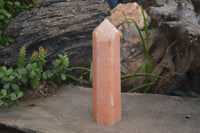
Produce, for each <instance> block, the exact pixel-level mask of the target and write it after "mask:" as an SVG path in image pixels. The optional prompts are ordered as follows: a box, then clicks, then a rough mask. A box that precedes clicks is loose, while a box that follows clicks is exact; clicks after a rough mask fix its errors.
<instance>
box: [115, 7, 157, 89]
mask: <svg viewBox="0 0 200 133" xmlns="http://www.w3.org/2000/svg"><path fill="white" fill-rule="evenodd" d="M142 15H143V19H144V29H145V36H146V40H145V39H144V37H143V35H142V32H141V30H140V28H139V26H138V24H137V23H136V22H135V20H134V19H132V18H129V19H128V18H127V17H126V16H125V20H124V21H123V22H122V23H120V24H119V25H118V26H117V28H119V27H120V26H121V25H123V24H125V23H127V24H129V23H134V25H135V27H136V29H137V31H138V33H139V36H140V38H141V40H142V45H143V48H144V54H145V62H144V63H143V64H142V65H141V66H140V67H138V69H137V70H136V72H135V73H134V74H132V75H131V76H125V77H122V83H123V82H124V81H127V80H131V79H133V78H135V76H136V75H137V74H138V73H139V71H140V70H142V69H143V68H145V74H146V75H144V76H145V83H144V84H143V85H141V86H138V87H135V86H134V88H133V89H131V90H130V91H131V92H133V91H137V90H139V89H141V88H146V89H145V90H144V92H145V93H146V92H148V91H149V89H150V88H151V86H152V85H153V84H155V83H156V81H157V80H158V78H160V76H158V75H152V74H151V72H152V68H153V58H151V62H150V63H148V61H149V33H148V27H147V23H146V18H145V15H144V10H143V8H142ZM150 76H153V77H156V78H155V79H154V80H153V81H150V80H149V79H150Z"/></svg>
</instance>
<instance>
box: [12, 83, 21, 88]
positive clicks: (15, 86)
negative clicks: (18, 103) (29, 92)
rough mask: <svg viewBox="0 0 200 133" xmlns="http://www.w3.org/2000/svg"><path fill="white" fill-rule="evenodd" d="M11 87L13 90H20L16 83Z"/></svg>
mask: <svg viewBox="0 0 200 133" xmlns="http://www.w3.org/2000/svg"><path fill="white" fill-rule="evenodd" d="M11 87H12V89H13V90H18V89H19V86H18V85H17V84H15V83H12V84H11Z"/></svg>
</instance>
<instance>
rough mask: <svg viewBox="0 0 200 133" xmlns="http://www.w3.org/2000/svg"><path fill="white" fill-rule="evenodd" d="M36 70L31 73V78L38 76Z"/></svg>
mask: <svg viewBox="0 0 200 133" xmlns="http://www.w3.org/2000/svg"><path fill="white" fill-rule="evenodd" d="M36 75H37V74H36V72H35V71H34V70H32V71H31V72H30V74H29V76H30V78H34V77H35V76H36Z"/></svg>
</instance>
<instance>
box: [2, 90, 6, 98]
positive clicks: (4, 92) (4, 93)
mask: <svg viewBox="0 0 200 133" xmlns="http://www.w3.org/2000/svg"><path fill="white" fill-rule="evenodd" d="M1 94H2V95H3V97H5V96H6V95H7V90H6V89H2V90H1Z"/></svg>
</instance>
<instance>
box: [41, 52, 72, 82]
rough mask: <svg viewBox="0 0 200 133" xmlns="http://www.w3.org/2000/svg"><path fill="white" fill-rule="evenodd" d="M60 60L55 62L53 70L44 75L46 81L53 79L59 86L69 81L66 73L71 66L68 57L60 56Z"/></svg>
mask: <svg viewBox="0 0 200 133" xmlns="http://www.w3.org/2000/svg"><path fill="white" fill-rule="evenodd" d="M58 57H59V59H56V60H55V61H54V62H53V69H52V70H47V71H46V72H44V73H43V78H44V79H51V80H53V81H54V82H56V83H57V84H61V83H62V81H65V80H66V79H67V77H66V73H67V70H68V66H69V58H68V57H67V55H62V54H58Z"/></svg>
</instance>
